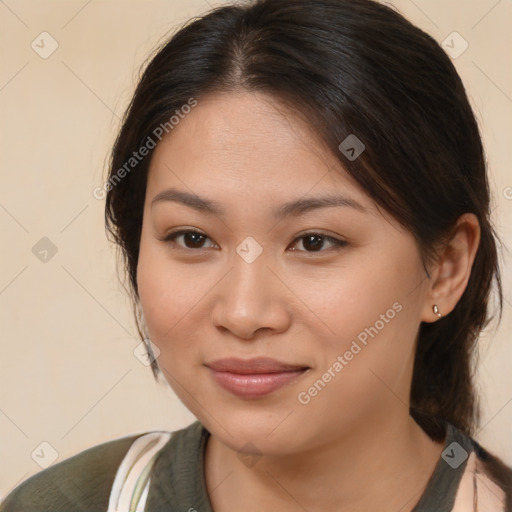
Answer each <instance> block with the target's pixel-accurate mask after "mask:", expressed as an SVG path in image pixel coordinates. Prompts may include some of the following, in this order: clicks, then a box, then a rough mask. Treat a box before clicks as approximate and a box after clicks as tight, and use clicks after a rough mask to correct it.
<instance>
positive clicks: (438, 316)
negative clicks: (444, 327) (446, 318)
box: [432, 304, 443, 318]
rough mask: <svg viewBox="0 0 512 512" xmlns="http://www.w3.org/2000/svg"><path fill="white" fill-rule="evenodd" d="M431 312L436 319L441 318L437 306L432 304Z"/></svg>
mask: <svg viewBox="0 0 512 512" xmlns="http://www.w3.org/2000/svg"><path fill="white" fill-rule="evenodd" d="M432 311H433V312H434V315H436V316H437V318H441V317H442V316H443V315H442V314H441V312H440V311H439V307H438V306H437V304H434V305H433V306H432Z"/></svg>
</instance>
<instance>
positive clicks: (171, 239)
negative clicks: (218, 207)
mask: <svg viewBox="0 0 512 512" xmlns="http://www.w3.org/2000/svg"><path fill="white" fill-rule="evenodd" d="M186 234H197V235H201V236H203V237H205V238H208V239H209V237H208V236H207V235H205V234H204V233H201V232H200V231H195V230H193V229H182V230H178V231H174V232H171V233H169V234H167V235H166V236H165V237H164V238H162V239H160V240H161V241H162V242H164V243H167V244H173V245H178V247H179V248H180V249H183V250H185V251H195V252H200V251H204V250H205V249H209V247H200V248H197V249H193V248H190V247H183V246H180V245H179V244H177V243H176V241H175V240H176V238H178V237H179V236H181V235H186ZM308 236H317V237H320V238H322V239H323V240H325V241H328V242H331V243H332V244H334V247H332V248H330V249H331V250H340V249H342V248H344V247H346V246H347V245H348V243H347V242H345V241H344V240H339V239H338V238H334V237H332V236H328V235H324V234H323V233H317V232H315V231H311V232H309V233H304V234H303V235H301V236H298V237H297V238H295V239H294V240H293V242H292V245H295V243H296V242H298V241H299V240H302V239H304V238H307V237H308ZM293 250H294V251H297V250H296V249H293ZM326 251H329V249H325V250H324V249H321V250H319V251H304V250H298V251H297V252H305V253H307V254H316V253H322V252H326Z"/></svg>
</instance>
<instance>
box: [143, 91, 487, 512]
mask: <svg viewBox="0 0 512 512" xmlns="http://www.w3.org/2000/svg"><path fill="white" fill-rule="evenodd" d="M169 187H174V188H176V189H179V190H181V191H185V192H193V193H194V194H197V195H199V196H202V197H206V198H208V199H212V200H215V201H218V202H219V203H220V204H221V206H222V207H223V208H224V209H225V214H224V215H223V216H222V215H220V214H216V215H212V214H206V213H204V212H200V211H196V210H195V209H193V208H191V207H189V206H186V205H183V204H180V203H178V202H171V201H158V202H156V203H155V204H153V205H152V204H151V203H152V200H153V199H154V198H155V196H156V195H157V194H159V193H160V192H162V191H163V190H165V189H167V188H169ZM327 193H336V194H339V195H343V196H345V197H347V198H350V199H351V200H352V201H355V202H357V203H358V204H359V205H360V206H361V207H362V209H359V208H354V207H352V206H336V207H327V208H321V209H314V210H310V211H308V212H307V213H305V214H303V215H292V216H290V217H287V218H284V219H282V220H280V221H277V220H276V219H275V218H274V217H273V216H272V209H273V208H275V207H277V206H279V205H281V204H283V203H285V202H288V201H292V200H295V199H299V198H304V197H308V198H309V197H318V196H321V195H322V194H327ZM178 228H183V229H190V230H192V231H198V232H200V233H202V234H204V235H205V237H204V238H199V239H197V238H196V239H192V240H191V239H190V238H188V239H187V238H185V237H183V236H181V237H178V238H177V239H175V240H174V242H172V241H167V242H165V241H162V239H163V238H165V236H166V235H167V234H168V233H170V232H171V231H176V230H177V229H178ZM308 233H318V234H320V235H322V234H323V235H324V236H331V237H334V238H336V239H339V240H342V241H344V242H345V245H343V246H339V247H338V246H336V245H335V244H333V243H331V242H329V241H328V239H325V238H323V245H322V244H321V241H322V239H320V250H317V251H315V250H314V247H313V248H312V244H308V240H307V239H304V238H300V236H304V235H306V234H308ZM249 236H250V237H253V238H254V239H255V240H256V241H257V242H258V244H259V245H260V246H261V247H262V249H263V252H262V253H261V254H260V255H259V256H258V257H257V258H256V259H255V261H253V262H252V263H248V262H246V261H245V260H244V259H242V258H241V257H240V256H239V255H238V253H237V252H236V248H237V247H238V246H239V245H240V244H241V242H242V241H244V240H245V239H246V237H249ZM478 242H479V227H478V222H477V220H476V219H475V217H474V216H473V215H470V214H467V215H464V216H462V217H461V218H460V219H459V222H458V224H457V226H456V228H455V230H454V233H453V237H452V239H451V241H450V242H449V243H448V244H447V245H446V246H445V247H444V248H443V249H441V250H440V251H439V253H438V256H439V257H438V259H437V261H436V263H433V264H431V265H430V268H429V270H430V274H431V279H428V278H427V276H426V274H425V270H424V268H423V265H422V263H421V259H420V253H419V250H418V247H417V245H416V243H415V240H414V238H413V236H412V235H411V233H409V232H407V231H405V230H404V229H403V228H401V226H400V225H399V224H398V223H397V222H396V221H395V220H394V219H392V218H391V217H390V216H389V215H387V214H386V213H385V212H382V210H381V209H378V208H377V206H376V203H375V202H374V201H373V199H372V198H371V197H370V196H368V195H367V194H366V193H365V191H364V190H363V189H361V188H360V187H359V185H357V183H356V182H355V181H354V180H353V179H352V178H351V177H350V176H349V175H348V174H347V173H346V172H345V171H344V170H343V167H342V165H341V163H340V160H339V158H337V156H336V155H332V154H331V153H330V152H329V151H328V150H327V149H326V148H325V147H324V145H323V143H322V141H320V140H318V138H317V137H316V136H315V134H314V133H313V132H312V131H311V130H310V128H309V127H308V126H307V125H305V124H304V123H303V122H302V121H300V120H299V119H298V118H297V117H295V116H294V115H293V113H291V112H288V111H286V109H285V108H284V107H282V106H280V105H279V104H278V103H276V102H275V101H274V100H273V99H272V98H270V97H268V96H265V95H263V94H259V93H247V92H240V93H236V94H234V93H230V94H229V95H223V94H216V95H210V96H207V97H204V98H200V99H199V101H198V105H197V107H195V108H194V109H193V110H192V112H191V113H190V114H188V115H187V116H186V118H185V119H183V120H181V121H180V123H179V125H177V126H176V127H175V128H174V129H173V131H172V132H171V133H170V134H169V135H168V136H167V137H166V138H164V139H163V140H162V142H161V143H160V144H159V145H158V146H157V148H156V149H155V153H154V155H153V158H152V162H151V166H150V171H149V175H148V183H147V191H146V201H145V206H144V220H143V227H142V235H141V244H140V257H139V263H138V273H137V279H138V290H139V298H140V305H141V307H142V311H143V315H144V319H145V323H146V326H147V331H148V334H149V337H150V339H151V340H152V341H153V343H154V344H155V345H156V346H157V347H158V348H159V350H160V355H159V357H158V359H157V361H158V364H159V366H160V368H161V370H162V372H163V374H164V375H165V377H166V379H167V381H168V382H169V384H170V385H171V387H172V388H173V389H174V391H175V392H176V394H177V395H178V397H179V398H180V399H181V400H182V402H183V403H184V404H185V406H186V407H187V408H188V409H189V410H190V411H191V412H192V413H193V414H194V415H195V416H196V417H197V418H198V419H199V420H200V421H201V423H202V424H203V425H204V426H205V427H206V428H207V429H208V430H209V432H210V433H211V436H210V438H209V441H208V444H207V448H206V453H205V481H206V485H207V489H208V492H209V494H210V500H211V503H212V507H213V509H214V510H215V512H227V511H232V510H244V511H246V512H252V511H261V510H277V509H278V507H279V510H281V511H284V512H287V511H297V510H304V509H306V510H308V511H309V512H313V511H323V512H325V511H331V510H332V511H335V510H336V511H340V510H343V511H350V512H356V511H361V512H362V511H365V512H367V511H368V510H380V511H383V512H386V511H388V510H389V511H393V512H396V511H397V510H401V511H402V512H403V511H407V510H412V508H413V507H414V505H415V503H416V502H417V501H418V499H419V497H420V495H421V493H422V491H423V490H424V488H425V486H426V484H427V481H428V479H429V478H430V476H431V474H432V472H433V470H434V468H435V465H436V463H437V461H438V459H439V457H440V454H441V452H442V449H443V445H442V444H439V443H435V442H433V441H432V440H431V439H430V438H429V437H428V436H427V435H426V434H425V433H424V432H423V430H422V429H421V428H420V427H419V426H418V425H417V424H416V423H415V422H414V420H413V419H412V418H411V417H410V416H409V413H408V404H409V390H410V384H411V379H412V364H413V358H414V352H415V340H416V336H417V332H418V328H419V325H420V323H421V322H422V321H424V322H434V321H436V320H437V316H436V315H435V314H434V313H433V311H432V305H433V304H437V305H438V306H439V309H440V311H441V312H442V313H443V314H444V315H446V314H449V312H450V311H451V310H452V309H453V308H454V307H455V305H456V303H457V301H458V300H459V299H460V296H461V295H462V293H463V291H464V289H465V287H466V284H467V281H468V278H469V274H470V271H471V265H472V263H473V259H474V255H475V252H476V248H477V246H478ZM396 303H399V305H400V306H402V308H401V310H400V312H399V313H397V314H396V315H395V316H394V318H392V319H391V320H389V321H388V322H386V323H385V326H384V327H383V328H382V329H381V330H380V331H379V332H378V334H377V335H375V336H374V337H373V338H369V339H368V343H367V345H366V346H363V348H362V350H361V351H360V352H358V353H357V355H355V356H354V357H353V359H352V360H351V361H349V362H348V364H346V366H344V367H343V369H342V370H341V371H340V372H338V373H336V376H335V377H334V378H332V379H331V380H330V382H329V383H328V384H327V385H326V386H325V387H324V388H323V389H322V390H321V391H320V392H319V393H318V394H317V395H316V396H314V397H312V398H311V400H310V401H309V403H307V404H302V403H300V402H299V400H298V394H299V393H300V392H304V391H307V390H308V389H309V388H310V387H311V386H312V385H313V384H314V382H315V381H317V380H318V379H320V378H322V375H323V374H324V373H325V372H326V371H327V370H328V368H329V367H332V366H333V363H334V362H335V361H336V360H337V357H338V356H339V355H343V354H344V353H345V352H346V351H347V350H348V349H349V348H350V346H351V343H352V341H353V340H356V339H357V336H358V334H360V333H361V332H362V331H364V329H365V328H367V327H370V326H374V325H375V324H376V321H377V320H379V319H380V318H381V316H380V315H382V314H385V313H386V311H387V310H389V309H390V308H392V305H393V304H396ZM258 356H265V357H271V358H274V359H278V360H280V361H284V362H288V363H293V364H300V365H301V366H307V367H309V368H310V369H309V370H308V371H307V372H306V373H305V374H303V375H302V376H300V377H299V378H298V379H296V380H295V381H294V382H292V383H290V384H288V385H286V386H285V387H283V388H281V389H279V390H278V391H276V392H273V393H271V394H270V395H267V396H265V397H262V398H258V399H242V398H239V397H237V396H235V395H232V394H230V393H229V392H227V391H225V390H224V389H222V388H221V387H219V386H218V385H217V384H216V382H215V381H214V380H213V378H212V376H211V374H210V371H209V370H208V368H207V367H205V366H204V364H205V363H206V362H209V361H213V360H215V359H218V358H223V357H239V358H246V359H247V358H252V357H258ZM247 443H251V445H250V446H251V447H247V446H246V445H247ZM240 454H245V455H251V454H252V455H254V458H253V459H250V458H248V459H245V463H244V461H243V460H242V457H239V455H240ZM248 497H249V498H250V499H248Z"/></svg>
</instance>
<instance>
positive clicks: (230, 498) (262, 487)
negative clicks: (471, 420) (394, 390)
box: [205, 404, 443, 512]
mask: <svg viewBox="0 0 512 512" xmlns="http://www.w3.org/2000/svg"><path fill="white" fill-rule="evenodd" d="M401 405H402V404H401ZM403 409H404V410H405V408H403ZM403 412H404V411H401V413H402V414H401V415H399V416H397V415H394V414H388V415H386V416H385V417H381V418H374V419H373V420H372V421H368V420H366V421H364V422H362V423H361V424H360V425H358V426H357V428H354V429H353V431H352V432H350V433H349V434H345V435H343V436H340V437H339V438H337V439H336V440H335V441H333V440H331V439H329V440H328V441H326V442H325V443H324V444H320V445H317V446H315V447H314V448H312V449H310V450H308V451H303V452H300V453H295V454H293V455H277V456H276V455H264V456H262V457H261V458H260V459H259V460H258V461H257V462H256V463H255V464H254V465H252V466H250V467H249V466H247V465H244V464H243V462H242V461H241V460H240V459H239V457H238V456H237V453H236V452H235V451H233V450H232V449H231V448H229V447H227V446H225V445H224V444H222V443H220V442H219V441H218V440H217V439H216V438H215V437H213V436H210V437H209V440H208V444H207V448H206V453H205V477H206V483H207V489H208V492H209V494H210V500H211V502H212V506H213V508H214V510H215V512H227V511H231V510H237V509H238V510H244V511H246V512H253V511H256V510H258V511H260V510H262V509H263V510H272V509H277V507H279V510H281V511H282V512H288V511H292V510H294V511H296V510H297V507H298V506H299V505H300V507H299V508H301V507H302V508H303V509H306V510H308V511H309V512H315V511H323V512H325V511H330V510H332V511H340V510H342V511H343V512H363V511H364V512H367V511H368V510H374V509H375V510H380V511H382V512H386V511H387V510H390V511H393V512H396V510H400V511H401V512H407V511H411V510H412V509H413V508H414V505H415V504H416V503H417V501H418V500H419V498H420V496H421V494H422V493H423V491H424V489H425V487H426V484H427V482H428V479H429V478H430V476H431V474H432V472H433V470H434V468H435V465H436V463H437V461H438V459H439V457H440V454H441V452H442V449H443V446H442V443H435V442H433V441H432V440H431V439H430V438H429V437H428V436H427V435H426V434H425V432H423V430H422V429H421V427H419V425H417V423H416V422H415V421H414V420H413V419H412V418H411V417H410V416H409V415H408V414H407V415H406V414H404V413H403ZM247 496H253V497H256V496H257V498H255V499H254V500H252V501H251V500H248V499H247Z"/></svg>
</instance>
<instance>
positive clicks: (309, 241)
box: [292, 233, 347, 252]
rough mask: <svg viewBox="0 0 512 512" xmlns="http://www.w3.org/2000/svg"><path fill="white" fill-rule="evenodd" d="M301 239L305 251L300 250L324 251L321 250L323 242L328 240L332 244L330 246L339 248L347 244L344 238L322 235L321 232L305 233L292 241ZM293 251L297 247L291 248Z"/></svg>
mask: <svg viewBox="0 0 512 512" xmlns="http://www.w3.org/2000/svg"><path fill="white" fill-rule="evenodd" d="M300 240H302V241H303V242H302V246H303V247H304V249H305V251H302V252H325V251H324V250H323V248H324V244H325V242H326V241H327V242H329V243H330V244H332V248H334V249H336V248H341V247H345V246H346V245H347V242H345V241H344V240H338V239H337V238H333V237H331V236H327V235H323V234H321V233H307V234H305V235H302V236H300V237H298V238H296V239H295V240H294V243H295V242H297V241H300ZM292 250H293V251H295V250H297V249H292Z"/></svg>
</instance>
